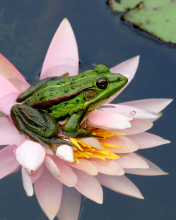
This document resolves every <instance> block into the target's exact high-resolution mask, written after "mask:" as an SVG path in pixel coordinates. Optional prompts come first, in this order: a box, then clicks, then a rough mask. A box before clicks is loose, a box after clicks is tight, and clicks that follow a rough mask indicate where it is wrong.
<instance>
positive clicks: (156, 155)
mask: <svg viewBox="0 0 176 220" xmlns="http://www.w3.org/2000/svg"><path fill="white" fill-rule="evenodd" d="M105 2H106V1H105V0H104V1H102V0H94V1H90V0H82V1H80V0H74V1H73V0H50V1H47V0H37V1H34V0H33V1H31V0H25V1H20V0H16V1H10V0H0V5H1V7H0V52H1V53H2V54H3V55H4V56H6V57H7V58H8V59H9V60H10V61H11V62H12V63H13V64H14V65H15V66H16V67H17V68H18V70H19V71H20V72H22V73H23V75H24V76H25V77H26V78H27V79H28V81H29V82H30V83H33V82H35V81H36V80H37V79H38V72H39V71H40V67H41V65H42V62H43V59H44V56H45V53H46V51H47V48H48V46H49V43H50V41H51V38H52V36H53V34H54V33H55V31H56V29H57V27H58V25H59V24H60V22H61V20H62V19H63V18H64V17H67V18H68V19H69V21H70V22H71V24H72V27H73V29H74V32H75V35H76V38H77V42H78V47H79V54H80V61H81V66H80V70H81V71H83V70H86V69H90V68H92V63H95V64H98V63H106V64H107V65H109V66H110V67H111V66H114V65H116V64H118V63H120V62H122V61H124V60H126V59H129V58H131V57H134V56H136V55H138V54H139V55H141V60H140V65H139V69H138V71H137V74H136V77H135V78H134V80H133V81H132V83H131V84H130V85H129V86H128V88H127V89H126V90H125V91H124V92H123V93H122V94H121V95H120V96H119V97H118V99H117V102H124V101H130V100H137V99H145V98H175V94H176V86H175V85H176V77H175V74H176V47H175V46H172V45H168V44H166V43H162V42H160V41H159V40H157V39H155V38H154V37H152V36H149V35H147V34H145V33H142V32H141V31H139V30H138V29H135V28H134V27H133V26H132V25H131V24H127V23H125V22H123V21H121V20H120V19H119V17H120V15H117V14H115V13H114V12H112V11H111V9H110V7H109V6H108V5H106V4H105ZM174 109H175V103H172V104H171V105H170V106H169V107H168V108H167V109H166V110H165V111H164V115H163V116H162V118H161V119H160V120H158V121H157V122H156V123H155V125H154V127H153V128H152V129H151V130H150V132H151V133H155V134H157V135H160V136H162V137H164V138H166V139H169V140H171V141H172V143H171V144H170V145H163V146H160V147H157V148H153V149H148V150H143V151H140V152H139V153H140V154H141V155H143V156H145V157H146V158H148V159H149V160H151V161H152V162H154V163H155V164H156V165H158V166H159V167H161V168H162V169H163V170H164V171H166V172H168V173H169V175H168V176H159V177H145V176H134V175H128V177H129V178H130V179H131V180H132V181H133V182H134V183H135V184H136V185H137V186H138V188H139V189H140V190H141V192H142V194H143V196H144V197H145V199H144V200H138V199H135V198H130V197H127V196H124V195H120V194H118V193H115V192H113V191H111V190H108V189H106V188H104V204H103V205H98V204H96V203H94V202H92V201H90V200H89V199H87V200H85V202H84V203H83V204H82V205H83V206H84V210H83V214H82V218H81V219H82V220H88V219H92V220H99V219H102V220H116V219H118V220H121V219H123V220H141V219H143V220H148V219H150V220H165V219H168V220H174V219H176V214H175V208H176V162H175V161H176V160H175V158H176V145H175V140H176V135H175V126H174V125H175V123H176V117H175V114H174V113H175V112H174ZM22 219H26V220H41V219H47V218H46V217H45V214H44V213H43V212H42V211H41V209H40V207H39V205H38V203H37V200H36V198H35V196H33V197H32V198H29V197H27V196H26V194H25V192H24V190H23V186H22V180H21V173H20V172H18V173H15V174H12V175H11V176H8V177H6V178H4V179H2V180H1V181H0V220H22Z"/></svg>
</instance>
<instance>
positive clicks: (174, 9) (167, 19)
mask: <svg viewBox="0 0 176 220" xmlns="http://www.w3.org/2000/svg"><path fill="white" fill-rule="evenodd" d="M119 2H120V3H119ZM129 2H130V4H128V3H129ZM117 3H118V4H120V5H121V8H123V9H124V10H125V9H130V8H131V9H130V10H129V12H127V13H125V14H124V15H123V19H124V20H126V21H128V22H131V23H134V25H135V26H137V27H139V28H140V29H141V30H143V31H146V32H148V33H149V34H152V35H154V36H156V37H158V38H159V39H160V40H163V41H165V42H170V43H173V44H176V0H160V1H154V0H144V1H142V2H140V3H139V1H137V0H132V1H127V0H121V1H118V2H116V1H115V0H112V1H111V7H112V5H113V4H114V5H116V9H117ZM134 4H137V5H136V6H135V7H134ZM116 9H113V10H116ZM119 9H120V7H119ZM124 10H123V11H124ZM116 11H118V9H117V10H116Z"/></svg>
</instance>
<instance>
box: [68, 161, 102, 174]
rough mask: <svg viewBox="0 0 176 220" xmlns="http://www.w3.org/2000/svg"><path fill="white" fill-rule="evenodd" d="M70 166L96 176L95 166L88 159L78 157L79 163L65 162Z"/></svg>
mask: <svg viewBox="0 0 176 220" xmlns="http://www.w3.org/2000/svg"><path fill="white" fill-rule="evenodd" d="M67 164H69V165H70V166H72V167H76V168H77V169H80V170H82V171H84V172H86V173H88V174H89V175H92V176H96V175H97V174H98V170H97V168H96V167H95V166H94V165H93V164H92V163H91V162H90V161H88V160H86V159H79V164H77V162H76V161H75V162H73V163H69V162H67Z"/></svg>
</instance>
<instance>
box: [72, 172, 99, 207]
mask: <svg viewBox="0 0 176 220" xmlns="http://www.w3.org/2000/svg"><path fill="white" fill-rule="evenodd" d="M74 172H75V173H76V175H77V177H78V182H77V184H76V186H75V188H76V189H77V190H78V191H79V192H80V193H81V194H83V195H84V196H86V197H87V198H89V199H91V200H93V201H94V202H97V203H99V204H102V203H103V190H102V188H101V185H100V184H99V182H98V181H97V179H96V178H95V177H94V176H90V175H89V174H87V173H85V172H83V171H81V170H77V169H74Z"/></svg>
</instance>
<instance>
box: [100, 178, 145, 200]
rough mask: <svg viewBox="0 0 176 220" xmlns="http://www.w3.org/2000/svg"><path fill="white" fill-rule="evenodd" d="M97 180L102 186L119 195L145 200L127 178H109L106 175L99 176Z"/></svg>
mask: <svg viewBox="0 0 176 220" xmlns="http://www.w3.org/2000/svg"><path fill="white" fill-rule="evenodd" d="M97 179H98V181H99V182H100V183H101V185H103V186H106V187H108V188H110V189H112V190H114V191H116V192H118V193H122V194H124V195H128V196H133V197H136V198H138V199H143V196H142V194H141V193H140V191H139V189H138V188H137V187H136V186H135V185H134V184H133V183H132V182H131V181H130V180H129V179H128V178H127V177H126V176H107V175H104V174H98V175H97Z"/></svg>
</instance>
